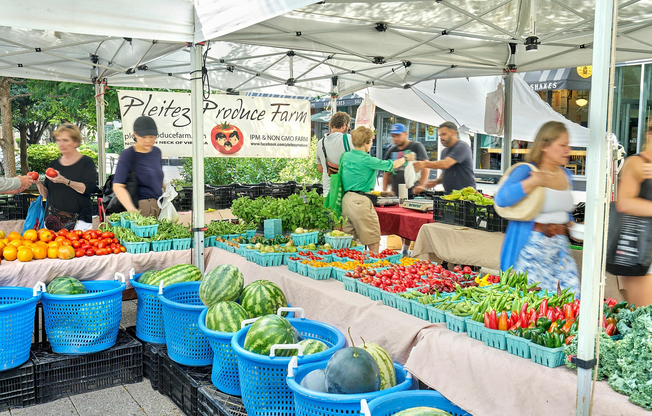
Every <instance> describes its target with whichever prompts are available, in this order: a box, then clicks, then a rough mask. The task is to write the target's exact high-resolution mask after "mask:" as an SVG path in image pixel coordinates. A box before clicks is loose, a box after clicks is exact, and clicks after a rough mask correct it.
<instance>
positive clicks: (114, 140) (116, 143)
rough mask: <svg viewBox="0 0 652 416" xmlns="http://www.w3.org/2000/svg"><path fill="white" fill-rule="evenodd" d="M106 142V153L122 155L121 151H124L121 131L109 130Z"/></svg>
mask: <svg viewBox="0 0 652 416" xmlns="http://www.w3.org/2000/svg"><path fill="white" fill-rule="evenodd" d="M106 142H107V143H108V144H109V148H108V153H117V154H120V153H122V151H123V150H124V149H125V145H124V136H123V135H122V129H114V130H111V131H110V132H109V133H108V134H107V135H106Z"/></svg>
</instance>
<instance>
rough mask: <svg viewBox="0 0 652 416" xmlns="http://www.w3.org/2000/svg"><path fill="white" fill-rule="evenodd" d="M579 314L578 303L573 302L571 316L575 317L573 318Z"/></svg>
mask: <svg viewBox="0 0 652 416" xmlns="http://www.w3.org/2000/svg"><path fill="white" fill-rule="evenodd" d="M579 314H580V305H579V304H577V305H576V304H573V316H574V317H575V319H577V317H578V315H579Z"/></svg>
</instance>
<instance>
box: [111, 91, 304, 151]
mask: <svg viewBox="0 0 652 416" xmlns="http://www.w3.org/2000/svg"><path fill="white" fill-rule="evenodd" d="M118 98H119V101H120V115H121V116H122V133H123V135H124V143H125V148H126V147H129V146H133V145H134V143H135V142H134V134H133V126H134V121H136V119H137V118H138V117H140V116H149V117H151V118H153V119H154V121H155V122H156V126H157V127H158V136H157V137H156V143H155V146H156V147H158V148H159V149H161V152H162V153H163V156H164V157H170V156H175V157H191V156H192V144H193V140H194V138H193V137H192V120H191V117H190V115H191V112H190V101H191V100H190V94H186V93H178V92H157V91H118ZM202 110H203V122H204V138H203V143H204V156H205V157H278V158H308V157H309V156H310V102H309V101H307V100H294V99H287V98H268V97H264V98H263V97H249V96H244V95H223V94H213V95H211V96H210V98H209V99H204V103H203V109H202Z"/></svg>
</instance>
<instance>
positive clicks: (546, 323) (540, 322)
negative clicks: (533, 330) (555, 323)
mask: <svg viewBox="0 0 652 416" xmlns="http://www.w3.org/2000/svg"><path fill="white" fill-rule="evenodd" d="M551 324H552V321H551V320H550V319H548V318H546V317H543V316H542V317H541V318H539V319H537V323H536V325H537V328H543V329H544V330H546V331H547V330H548V328H550V325H551Z"/></svg>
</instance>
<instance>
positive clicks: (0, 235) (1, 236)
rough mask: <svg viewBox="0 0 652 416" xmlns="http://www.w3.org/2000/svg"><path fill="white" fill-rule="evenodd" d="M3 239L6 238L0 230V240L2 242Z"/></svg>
mask: <svg viewBox="0 0 652 416" xmlns="http://www.w3.org/2000/svg"><path fill="white" fill-rule="evenodd" d="M5 237H6V236H5V232H4V231H2V230H0V240H4V239H5Z"/></svg>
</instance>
